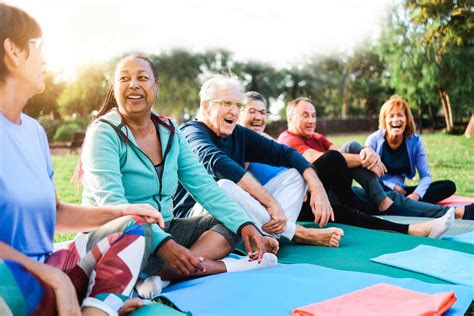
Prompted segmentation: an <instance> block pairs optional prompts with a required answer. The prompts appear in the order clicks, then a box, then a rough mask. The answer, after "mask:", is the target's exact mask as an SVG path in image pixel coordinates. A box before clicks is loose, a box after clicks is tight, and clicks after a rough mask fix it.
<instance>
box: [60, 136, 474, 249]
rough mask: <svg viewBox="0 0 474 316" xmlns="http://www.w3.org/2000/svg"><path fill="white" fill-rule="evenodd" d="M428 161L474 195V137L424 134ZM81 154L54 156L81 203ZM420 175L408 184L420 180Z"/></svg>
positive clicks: (440, 175)
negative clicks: (76, 175) (77, 180)
mask: <svg viewBox="0 0 474 316" xmlns="http://www.w3.org/2000/svg"><path fill="white" fill-rule="evenodd" d="M366 136H367V135H364V134H358V135H355V136H329V139H330V140H331V141H332V142H333V143H334V144H336V145H337V146H341V145H343V144H344V143H346V142H348V141H351V140H356V141H358V142H360V143H361V144H363V143H364V141H365V138H366ZM422 137H423V141H424V142H425V145H426V151H427V153H428V160H429V163H430V168H431V173H432V174H433V180H443V179H450V180H453V181H454V182H455V183H456V186H457V192H456V194H457V195H465V196H470V197H474V167H473V166H474V138H470V139H467V138H465V137H464V136H455V135H446V134H443V133H434V134H423V135H422ZM78 159H79V156H78V155H77V154H72V155H66V156H53V166H54V171H55V176H54V182H55V184H56V189H57V192H58V195H59V198H60V200H61V202H63V203H74V204H80V203H81V193H80V190H79V189H78V188H77V187H76V185H75V184H74V183H72V182H71V177H72V175H73V173H74V169H75V167H76V164H77V161H78ZM418 180H419V179H418V176H417V177H416V178H415V179H414V180H413V181H408V184H413V185H414V184H416V183H418ZM71 236H72V235H70V234H65V235H57V236H56V241H61V240H65V239H70V238H71Z"/></svg>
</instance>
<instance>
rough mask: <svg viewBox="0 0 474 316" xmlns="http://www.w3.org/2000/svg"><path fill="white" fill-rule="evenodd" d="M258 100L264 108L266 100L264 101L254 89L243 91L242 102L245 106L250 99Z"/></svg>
mask: <svg viewBox="0 0 474 316" xmlns="http://www.w3.org/2000/svg"><path fill="white" fill-rule="evenodd" d="M252 100H253V101H260V102H262V103H263V105H264V106H265V108H266V107H267V102H265V98H264V97H263V96H262V95H261V94H260V93H258V92H256V91H247V92H245V93H244V104H245V105H246V106H247V105H248V103H249V102H250V101H252Z"/></svg>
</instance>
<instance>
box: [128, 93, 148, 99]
mask: <svg viewBox="0 0 474 316" xmlns="http://www.w3.org/2000/svg"><path fill="white" fill-rule="evenodd" d="M144 98H145V97H144V96H143V95H141V94H135V93H132V94H129V95H127V99H128V100H141V99H144Z"/></svg>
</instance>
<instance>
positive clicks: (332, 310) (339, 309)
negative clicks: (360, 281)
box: [292, 283, 456, 316]
mask: <svg viewBox="0 0 474 316" xmlns="http://www.w3.org/2000/svg"><path fill="white" fill-rule="evenodd" d="M455 301H456V296H455V295H454V292H445V293H437V294H424V293H420V292H416V291H412V290H407V289H404V288H401V287H398V286H394V285H390V284H385V283H379V284H376V285H372V286H369V287H367V288H364V289H362V290H358V291H354V292H351V293H349V294H345V295H342V296H338V297H335V298H332V299H329V300H327V301H324V302H319V303H314V304H310V305H306V306H303V307H300V308H297V309H294V310H293V311H292V315H293V316H310V315H331V316H337V315H341V316H342V315H364V316H371V315H374V316H375V315H377V316H378V315H397V316H402V315H410V316H413V315H423V316H425V315H442V314H443V313H444V312H445V311H447V310H448V309H449V308H450V307H451V306H452V305H453V304H454V302H455Z"/></svg>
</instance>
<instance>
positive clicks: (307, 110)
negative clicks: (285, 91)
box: [288, 100, 316, 137]
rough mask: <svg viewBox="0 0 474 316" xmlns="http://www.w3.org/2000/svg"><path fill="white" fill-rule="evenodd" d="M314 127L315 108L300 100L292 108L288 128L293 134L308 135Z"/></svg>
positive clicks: (312, 131)
mask: <svg viewBox="0 0 474 316" xmlns="http://www.w3.org/2000/svg"><path fill="white" fill-rule="evenodd" d="M315 129H316V109H315V108H314V105H313V104H311V103H310V102H308V101H304V100H303V101H300V102H298V104H297V105H296V107H295V109H294V110H293V114H292V116H291V118H290V120H289V124H288V130H289V131H290V132H292V133H293V134H296V135H299V136H302V137H310V136H311V135H312V134H313V133H314V130H315Z"/></svg>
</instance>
